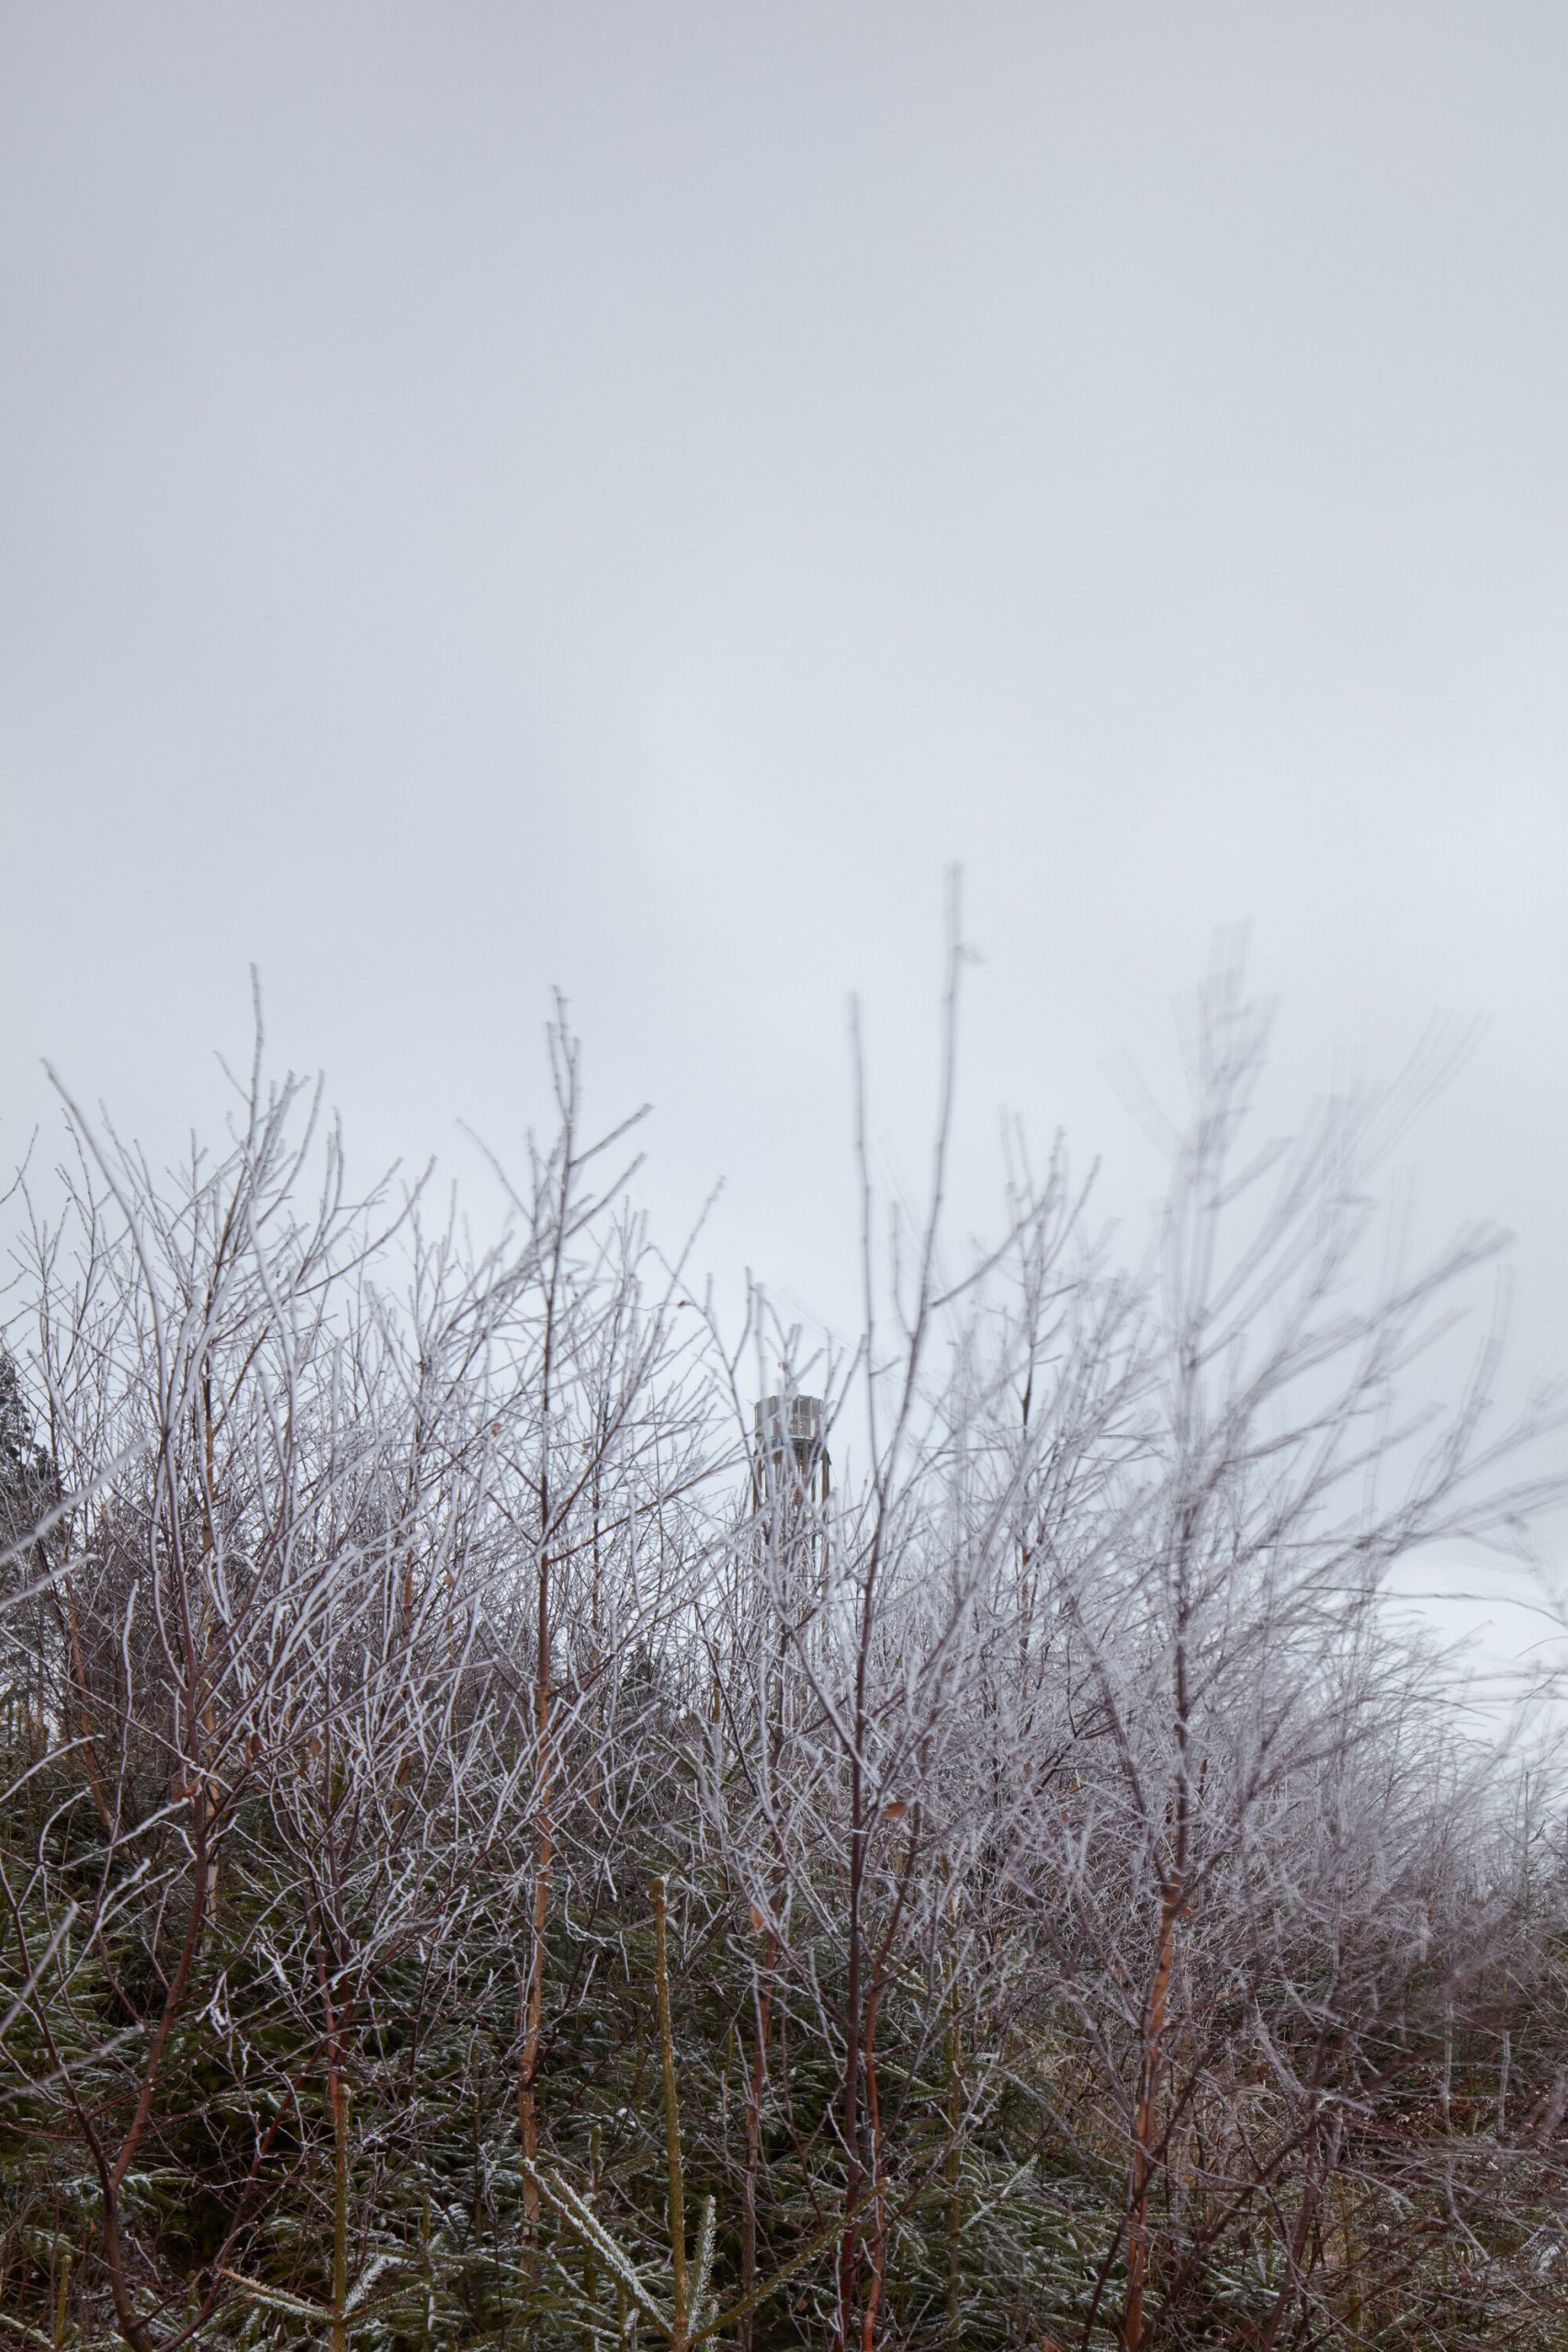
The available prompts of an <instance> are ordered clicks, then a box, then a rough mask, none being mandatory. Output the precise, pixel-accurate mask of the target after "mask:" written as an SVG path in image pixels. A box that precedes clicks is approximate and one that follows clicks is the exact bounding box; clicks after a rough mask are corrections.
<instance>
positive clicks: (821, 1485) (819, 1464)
mask: <svg viewBox="0 0 1568 2352" xmlns="http://www.w3.org/2000/svg"><path fill="white" fill-rule="evenodd" d="M828 1480H829V1461H828V1448H827V1446H826V1444H825V1442H823V1436H822V1399H821V1397H799V1396H796V1397H761V1399H760V1400H759V1402H758V1405H757V1411H756V1441H755V1443H754V1445H753V1447H752V1453H751V1502H752V1507H753V1509H755V1510H764V1509H765V1508H766V1507H767V1505H768V1504H769V1503H774V1504H776V1505H784V1506H785V1507H786V1508H791V1509H793V1510H805V1509H807V1508H809V1507H810V1506H811V1505H813V1504H816V1505H818V1507H819V1506H820V1505H822V1504H823V1503H825V1502H826V1501H827V1499H828Z"/></svg>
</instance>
